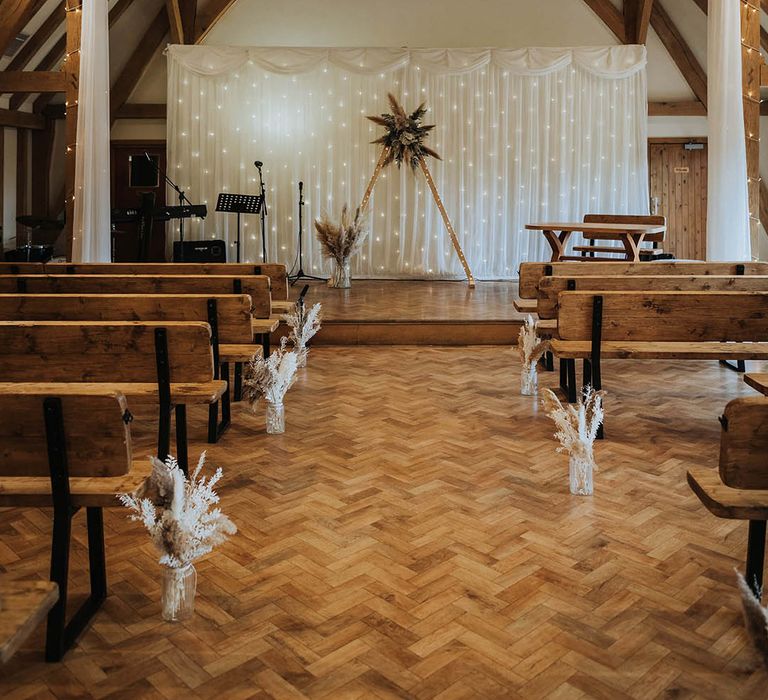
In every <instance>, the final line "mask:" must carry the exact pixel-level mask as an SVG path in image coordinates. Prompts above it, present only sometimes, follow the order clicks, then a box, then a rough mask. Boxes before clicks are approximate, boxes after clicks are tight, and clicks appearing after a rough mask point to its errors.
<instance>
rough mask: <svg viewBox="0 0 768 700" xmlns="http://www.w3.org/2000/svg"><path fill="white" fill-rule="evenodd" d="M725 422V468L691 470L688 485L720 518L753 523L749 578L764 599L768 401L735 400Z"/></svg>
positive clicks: (722, 461)
mask: <svg viewBox="0 0 768 700" xmlns="http://www.w3.org/2000/svg"><path fill="white" fill-rule="evenodd" d="M720 422H721V424H722V426H723V428H722V433H721V437H720V467H719V469H718V470H715V469H707V468H704V467H697V468H694V469H690V470H688V474H687V479H688V485H689V486H690V487H691V489H692V490H693V492H694V493H695V494H696V495H697V496H698V497H699V500H700V501H701V502H702V503H703V504H704V505H705V506H706V508H707V510H709V512H710V513H712V514H713V515H714V516H716V517H718V518H728V519H732V520H748V521H749V536H748V542H747V562H746V574H745V579H746V581H747V584H748V585H749V587H750V588H751V589H752V591H753V592H754V593H755V595H756V596H758V597H759V595H760V590H761V589H762V585H763V564H764V557H765V522H766V520H767V519H768V468H766V455H768V398H765V397H762V396H761V397H749V398H742V399H735V400H733V401H731V402H729V403H728V405H727V406H726V407H725V413H724V414H723V417H722V418H721V419H720Z"/></svg>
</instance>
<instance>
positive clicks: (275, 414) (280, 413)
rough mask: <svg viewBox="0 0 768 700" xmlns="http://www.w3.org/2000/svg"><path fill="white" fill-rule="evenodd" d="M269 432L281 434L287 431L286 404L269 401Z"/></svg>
mask: <svg viewBox="0 0 768 700" xmlns="http://www.w3.org/2000/svg"><path fill="white" fill-rule="evenodd" d="M266 420H267V433H269V434H270V435H279V434H280V433H284V432H285V406H283V404H282V403H272V402H271V401H267V419H266Z"/></svg>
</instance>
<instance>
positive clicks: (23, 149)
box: [16, 129, 29, 248]
mask: <svg viewBox="0 0 768 700" xmlns="http://www.w3.org/2000/svg"><path fill="white" fill-rule="evenodd" d="M28 184H29V131H27V129H17V130H16V216H17V217H19V216H24V215H25V214H29V209H28V207H27V203H28V201H29V198H28V195H29V192H28V190H29V187H28ZM28 233H29V229H28V228H26V227H25V226H22V225H21V224H19V223H17V224H16V247H17V248H18V247H19V245H20V244H21V242H22V241H23V242H25V243H26V240H27V234H28Z"/></svg>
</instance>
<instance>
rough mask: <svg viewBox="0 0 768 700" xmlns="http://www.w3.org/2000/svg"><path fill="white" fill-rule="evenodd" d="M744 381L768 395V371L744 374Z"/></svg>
mask: <svg viewBox="0 0 768 700" xmlns="http://www.w3.org/2000/svg"><path fill="white" fill-rule="evenodd" d="M744 381H745V382H746V383H747V384H748V385H749V386H751V387H752V388H753V389H756V390H757V391H759V392H760V393H761V394H764V395H765V396H768V372H753V373H751V374H745V375H744Z"/></svg>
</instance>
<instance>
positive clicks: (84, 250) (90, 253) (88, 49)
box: [72, 0, 110, 262]
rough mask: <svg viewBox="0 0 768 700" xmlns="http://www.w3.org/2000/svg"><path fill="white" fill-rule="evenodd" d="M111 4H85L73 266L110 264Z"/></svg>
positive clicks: (100, 0)
mask: <svg viewBox="0 0 768 700" xmlns="http://www.w3.org/2000/svg"><path fill="white" fill-rule="evenodd" d="M108 10H109V8H108V3H107V0H83V6H82V28H81V38H80V81H79V94H78V100H77V103H78V110H77V149H76V154H77V156H76V157H77V160H76V163H75V213H74V220H73V225H72V231H73V241H72V260H73V261H75V262H108V261H109V260H110V217H109V209H110V187H109V158H110V149H109V130H110V122H109V26H108V21H107V14H108Z"/></svg>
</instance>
